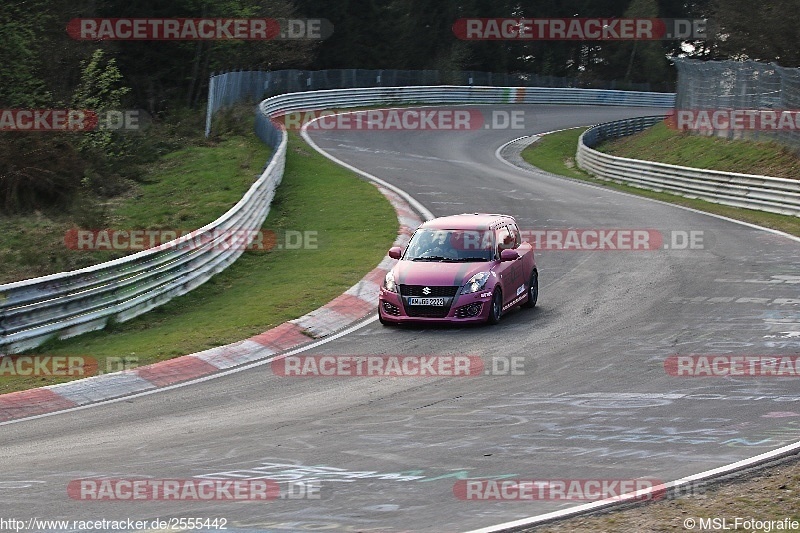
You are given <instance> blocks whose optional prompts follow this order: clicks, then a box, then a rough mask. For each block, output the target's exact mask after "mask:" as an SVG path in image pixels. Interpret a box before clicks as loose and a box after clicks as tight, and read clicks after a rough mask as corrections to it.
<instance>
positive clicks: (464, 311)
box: [378, 287, 492, 324]
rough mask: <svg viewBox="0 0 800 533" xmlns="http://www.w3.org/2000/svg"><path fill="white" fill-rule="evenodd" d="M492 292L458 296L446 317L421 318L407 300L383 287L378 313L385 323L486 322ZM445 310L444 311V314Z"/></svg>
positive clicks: (379, 298)
mask: <svg viewBox="0 0 800 533" xmlns="http://www.w3.org/2000/svg"><path fill="white" fill-rule="evenodd" d="M491 302H492V293H491V291H487V290H484V291H480V292H475V293H472V294H457V295H456V296H454V297H453V298H452V302H451V304H450V306H449V308H448V309H447V313H446V314H445V315H444V316H420V311H419V310H418V309H417V310H415V309H414V307H416V306H410V305H408V304H407V298H404V297H402V296H400V295H399V294H398V293H396V292H391V291H387V290H386V289H384V288H383V287H381V292H380V294H379V295H378V312H379V313H380V316H381V318H382V319H383V321H385V322H395V323H420V322H425V323H451V324H452V323H458V324H463V323H474V322H486V321H487V319H488V318H489V312H490V311H491ZM443 312H444V309H442V313H441V314H443Z"/></svg>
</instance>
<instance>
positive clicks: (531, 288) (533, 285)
mask: <svg viewBox="0 0 800 533" xmlns="http://www.w3.org/2000/svg"><path fill="white" fill-rule="evenodd" d="M538 299H539V273H538V272H536V271H535V270H534V271H533V272H531V281H530V283H528V301H526V302H525V303H524V304H522V306H523V307H527V308H531V307H535V306H536V300H538Z"/></svg>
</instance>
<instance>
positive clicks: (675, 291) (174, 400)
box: [0, 106, 800, 533]
mask: <svg viewBox="0 0 800 533" xmlns="http://www.w3.org/2000/svg"><path fill="white" fill-rule="evenodd" d="M479 109H481V110H483V112H484V113H492V112H498V111H499V112H501V113H502V112H511V111H512V110H517V111H519V110H524V111H525V126H526V127H525V129H524V130H512V129H478V130H473V131H435V132H434V131H428V132H421V131H379V132H375V131H353V130H341V131H329V130H325V131H312V132H311V136H312V138H313V139H314V141H315V142H316V143H317V144H318V145H319V146H320V147H321V148H322V149H324V150H326V151H327V152H329V153H330V154H331V155H333V156H335V157H337V158H339V159H341V160H343V161H345V162H347V163H349V164H351V165H353V166H355V167H357V168H359V169H361V170H364V171H366V172H369V173H371V174H373V175H375V176H377V177H379V178H381V179H383V180H385V181H387V182H389V183H391V184H394V185H396V186H398V187H401V188H402V189H404V190H405V191H407V192H408V193H409V194H411V195H412V196H413V197H414V198H416V199H417V200H419V201H420V202H421V203H422V204H423V205H424V206H425V207H426V208H428V209H429V210H430V211H431V212H433V214H434V215H436V216H441V215H448V214H455V213H462V212H478V211H480V212H496V213H507V214H511V215H514V216H515V217H516V218H517V221H518V223H519V225H520V226H521V227H522V228H523V229H535V230H553V231H556V230H566V229H579V230H599V229H605V230H610V229H635V230H653V232H651V233H649V234H648V235H650V236H655V235H660V236H662V237H663V239H664V244H666V246H667V248H665V247H664V246H663V245H660V246H658V247H657V249H653V250H638V251H623V250H605V251H575V250H540V251H538V252H537V263H538V266H539V279H540V297H539V304H538V305H537V307H536V308H535V309H532V310H530V309H522V310H520V309H514V310H512V311H511V312H509V313H508V314H507V315H506V316H504V317H503V319H502V321H501V323H500V324H499V325H497V326H494V327H489V326H487V327H437V328H424V327H389V328H386V327H383V326H381V325H380V324H378V323H372V324H369V325H367V326H365V327H363V328H361V329H358V330H356V331H354V332H353V333H350V334H349V335H345V336H343V337H340V338H338V339H334V340H331V341H330V342H328V343H326V344H323V345H322V346H319V347H317V348H314V349H313V350H311V351H308V352H305V353H304V355H391V354H403V355H419V356H428V355H472V356H480V357H482V358H483V360H484V362H485V364H486V367H487V369H491V368H492V364H494V365H495V367H497V369H498V372H497V374H498V375H480V376H476V377H403V378H399V377H395V378H364V377H317V378H312V377H306V378H292V377H280V376H278V375H275V373H273V371H272V370H271V369H272V366H271V365H264V366H262V367H258V368H254V369H250V370H248V371H245V372H240V373H235V374H231V375H228V376H223V377H219V378H217V379H212V380H208V381H205V382H203V383H199V384H195V385H191V386H188V387H181V388H177V389H173V390H167V391H163V392H159V393H157V394H152V395H149V396H145V397H141V398H134V399H129V400H126V401H121V402H116V403H112V404H108V405H101V406H96V407H93V408H90V409H84V410H80V411H75V412H68V413H64V414H60V415H57V416H52V417H48V418H43V419H39V420H31V421H23V422H20V423H15V424H11V425H7V426H3V427H1V428H0V449H2V452H3V453H2V454H0V469H2V472H3V477H2V480H0V508H2V509H3V514H5V515H7V516H8V517H17V518H19V519H27V518H29V517H39V518H45V519H70V520H97V519H101V518H106V519H127V518H132V519H137V520H152V519H154V518H156V517H159V518H167V517H204V518H225V519H226V520H227V527H228V529H229V530H232V531H236V530H251V531H255V530H257V531H281V532H285V531H322V530H324V531H345V532H357V531H358V532H379V531H380V532H387V533H388V532H393V533H398V532H402V531H415V532H416V531H425V532H427V531H430V532H457V531H467V530H470V529H474V528H479V527H485V526H490V525H493V524H499V523H503V522H508V521H511V520H516V519H520V518H524V517H528V516H533V515H536V514H541V513H545V512H549V511H553V510H558V509H563V508H567V507H570V506H574V505H577V504H580V503H584V501H576V500H552V499H544V500H535V501H462V500H460V499H459V498H457V497H456V496H455V495H454V485H455V484H456V483H457V482H458V481H459V480H463V479H466V478H475V479H527V480H530V479H536V480H572V479H577V480H630V479H636V478H653V479H658V480H663V481H669V480H673V479H676V478H679V477H683V476H686V475H690V474H694V473H697V472H701V471H704V470H708V469H710V468H714V467H718V466H722V465H724V464H728V463H731V462H734V461H737V460H740V459H744V458H747V457H751V456H753V455H756V454H759V453H762V452H765V451H768V450H771V449H776V448H778V447H780V446H783V445H785V444H788V443H791V442H795V441H798V440H800V404H798V402H800V387H798V379H797V378H776V377H769V376H767V377H701V378H699V377H695V378H687V377H677V376H672V375H669V374H668V372H667V371H666V370H665V366H664V362H665V360H666V359H667V358H668V357H670V356H672V355H675V354H695V355H703V354H707V355H716V354H728V355H744V356H747V355H797V354H798V353H800V294H799V293H800V290H798V288H799V287H800V243H798V242H797V241H795V240H791V239H789V238H786V237H784V236H781V235H777V234H774V233H770V232H766V231H763V230H759V229H756V228H752V227H747V226H744V225H741V224H736V223H733V222H730V221H727V220H723V219H720V218H715V217H711V216H708V215H704V214H701V213H697V212H693V211H690V210H685V209H680V208H678V207H674V206H669V205H666V204H662V203H657V202H653V201H649V200H646V199H643V198H638V197H634V196H631V195H626V194H622V193H618V192H615V191H611V190H606V189H603V188H600V187H596V186H590V185H586V184H582V183H579V182H576V181H572V180H567V179H561V178H556V177H553V176H550V175H548V174H545V173H541V172H539V173H537V172H530V171H525V170H519V169H515V168H512V167H510V166H508V165H507V164H504V163H503V162H501V161H499V160H498V159H497V158H496V157H495V151H496V150H497V149H498V147H500V146H501V145H502V144H504V143H505V142H507V141H509V140H511V139H514V138H516V137H520V136H522V135H529V134H534V133H541V132H546V131H551V130H555V129H559V128H566V127H572V126H580V125H589V124H594V123H598V122H602V121H608V120H614V119H617V118H624V117H632V116H641V115H652V114H659V113H662V112H663V110H660V109H648V108H622V107H611V106H608V107H580V106H490V107H489V106H487V107H479ZM691 232H694V233H691ZM698 232H701V233H698ZM690 234H691V235H694V236H695V237H696V239H695V245H694V246H689V247H685V246H683V244H684V238H685V236H687V235H690ZM699 239H702V242H701V241H700V240H699ZM342 260H344V261H346V260H347V258H342ZM492 358H495V359H494V363H493V362H492ZM511 358H518V359H516V360H517V361H521V364H522V367H521V368H522V369H524V370H523V372H521V373H520V375H499V374H500V372H499V367H500V366H503V365H502V364H503V363H504V362H505V361H510V360H511ZM100 476H102V477H110V478H157V479H186V478H194V477H197V476H204V477H217V478H221V479H249V478H257V477H260V478H267V479H272V480H276V481H279V482H282V483H284V482H286V481H306V482H313V483H318V484H319V487H320V494H319V496H320V498H319V499H298V500H292V499H278V500H275V501H270V502H230V501H211V502H209V501H206V502H188V501H135V502H134V501H111V502H97V501H85V500H76V499H72V498H71V497H70V496H69V495H68V493H67V486H68V484H69V482H70V481H71V480H76V479H82V478H91V477H100ZM74 529H81V528H74Z"/></svg>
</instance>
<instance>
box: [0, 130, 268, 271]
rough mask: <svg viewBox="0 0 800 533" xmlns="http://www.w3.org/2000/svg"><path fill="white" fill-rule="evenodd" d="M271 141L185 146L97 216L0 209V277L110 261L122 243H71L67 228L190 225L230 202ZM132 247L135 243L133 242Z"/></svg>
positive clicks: (236, 139) (251, 177)
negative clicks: (100, 247) (113, 246)
mask: <svg viewBox="0 0 800 533" xmlns="http://www.w3.org/2000/svg"><path fill="white" fill-rule="evenodd" d="M269 155H270V148H269V147H268V146H265V145H264V144H263V143H262V142H261V141H259V140H258V138H257V137H256V136H255V135H248V136H233V137H229V138H226V139H224V140H221V141H220V142H219V143H207V144H206V145H204V146H189V147H185V148H183V149H180V150H178V151H175V152H171V153H169V154H167V155H165V156H164V157H162V158H161V159H160V160H159V161H158V162H157V163H155V164H153V165H152V166H151V168H150V170H149V172H148V174H147V176H146V177H145V178H144V179H143V180H142V181H141V182H138V183H135V184H132V187H131V189H130V190H129V191H127V192H126V193H124V194H123V195H121V196H119V197H115V198H112V199H109V200H107V201H106V202H105V203H104V204H103V205H102V207H101V208H100V209H101V210H102V211H103V214H102V216H97V217H96V219H94V220H92V218H89V219H81V220H76V219H75V217H74V214H73V213H69V212H66V213H58V212H49V213H41V212H38V213H34V214H29V215H24V216H22V215H20V216H13V217H0V284H2V283H10V282H13V281H18V280H22V279H28V278H32V277H37V276H44V275H48V274H54V273H57V272H64V271H68V270H76V269H79V268H83V267H87V266H90V265H94V264H97V263H102V262H104V261H111V260H113V259H116V258H118V257H122V256H124V255H127V254H129V253H133V252H127V251H96V252H92V251H86V250H71V249H68V248H67V247H66V246H65V243H64V236H65V234H66V233H67V231H68V230H70V229H71V228H73V227H76V225H78V224H80V225H81V226H82V228H81V229H90V230H97V229H107V228H114V229H143V230H181V231H185V232H189V231H192V230H194V229H197V228H199V227H202V226H204V225H205V224H208V223H209V222H212V221H213V220H215V219H216V218H217V217H219V216H220V215H222V214H223V213H224V212H225V211H227V210H228V209H230V208H231V207H233V205H235V204H236V202H238V201H239V200H240V199H241V197H242V195H244V193H245V192H246V191H247V189H248V188H250V186H251V185H252V184H253V181H255V179H256V178H257V177H258V176H259V175H260V174H261V171H262V169H263V167H264V162H265V161H267V159H269ZM134 251H135V250H134Z"/></svg>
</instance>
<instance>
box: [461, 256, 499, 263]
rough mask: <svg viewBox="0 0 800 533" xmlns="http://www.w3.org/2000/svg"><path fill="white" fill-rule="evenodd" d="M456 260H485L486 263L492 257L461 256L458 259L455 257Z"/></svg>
mask: <svg viewBox="0 0 800 533" xmlns="http://www.w3.org/2000/svg"><path fill="white" fill-rule="evenodd" d="M454 261H459V262H461V261H463V262H467V261H481V262H484V263H488V262H489V261H490V259H487V258H486V257H459V258H458V259H454Z"/></svg>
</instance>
